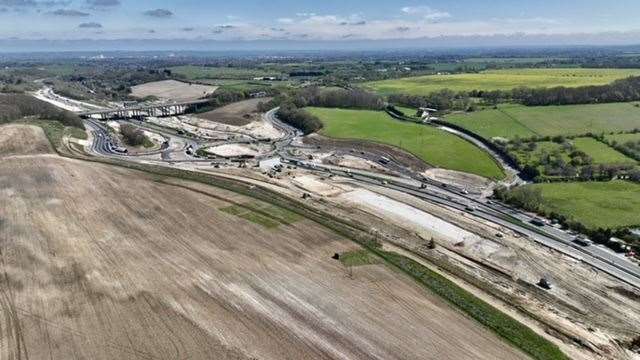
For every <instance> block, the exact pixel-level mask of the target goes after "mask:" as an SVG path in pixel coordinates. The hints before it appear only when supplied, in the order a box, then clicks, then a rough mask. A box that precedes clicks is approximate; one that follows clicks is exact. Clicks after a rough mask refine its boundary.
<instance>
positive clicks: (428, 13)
mask: <svg viewBox="0 0 640 360" xmlns="http://www.w3.org/2000/svg"><path fill="white" fill-rule="evenodd" d="M400 10H401V11H402V12H403V13H405V14H407V15H413V16H420V17H422V18H423V19H425V20H431V21H435V20H441V19H446V18H450V17H451V14H449V13H448V12H446V11H439V10H435V9H432V8H431V7H429V6H424V5H423V6H405V7H403V8H402V9H400Z"/></svg>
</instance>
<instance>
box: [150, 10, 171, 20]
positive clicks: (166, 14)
mask: <svg viewBox="0 0 640 360" xmlns="http://www.w3.org/2000/svg"><path fill="white" fill-rule="evenodd" d="M144 14H145V15H147V16H151V17H155V18H161V19H166V18H170V17H172V16H173V12H171V11H170V10H167V9H155V10H147V11H145V12H144Z"/></svg>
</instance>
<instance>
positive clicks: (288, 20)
mask: <svg viewBox="0 0 640 360" xmlns="http://www.w3.org/2000/svg"><path fill="white" fill-rule="evenodd" d="M277 21H278V22H279V23H281V24H292V23H293V22H294V20H293V19H292V18H279V19H278V20H277Z"/></svg>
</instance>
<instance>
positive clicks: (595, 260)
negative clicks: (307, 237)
mask: <svg viewBox="0 0 640 360" xmlns="http://www.w3.org/2000/svg"><path fill="white" fill-rule="evenodd" d="M284 160H285V162H289V163H291V164H295V165H296V166H299V167H303V168H306V169H308V170H311V171H316V172H322V173H326V174H328V173H330V174H335V175H340V176H343V177H346V178H350V179H351V180H353V181H356V182H361V183H366V184H371V185H377V186H381V187H385V188H387V189H391V190H396V191H400V192H403V193H406V194H409V195H412V196H415V197H417V198H420V199H422V200H425V201H428V202H430V203H433V204H436V205H440V206H446V207H449V208H453V209H456V210H460V211H464V212H466V213H467V214H468V215H469V216H475V217H478V218H481V219H484V220H487V221H489V222H492V223H494V224H498V225H500V226H502V227H504V228H507V229H510V230H512V231H515V232H517V233H519V234H522V235H525V236H526V237H527V238H529V239H532V240H533V241H535V242H537V243H539V244H541V245H544V246H546V247H549V248H551V249H554V250H556V251H559V252H561V253H563V254H565V255H567V256H570V257H572V258H574V259H576V260H579V261H583V262H585V263H587V264H589V265H591V266H593V267H595V268H596V269H599V270H601V271H603V272H605V273H607V274H609V275H611V276H613V277H615V278H618V279H619V280H622V281H624V282H625V283H627V284H629V285H632V286H634V287H636V288H638V289H640V266H638V265H637V264H635V263H633V262H631V261H629V260H628V259H626V258H624V257H623V256H620V255H618V254H615V253H613V252H612V251H611V250H609V249H606V248H603V247H600V246H595V245H594V246H589V247H584V246H580V245H577V244H575V243H574V242H573V240H574V236H573V235H570V234H568V233H566V232H564V231H562V230H560V229H556V228H554V227H552V226H547V225H545V226H543V227H537V226H535V225H532V224H530V221H531V220H532V219H533V218H534V217H533V216H531V215H528V214H526V213H523V212H520V211H516V210H514V209H511V208H508V207H506V206H504V205H501V204H499V203H495V202H492V203H491V204H487V203H483V202H480V201H478V200H476V199H473V198H470V197H469V196H467V195H465V194H463V193H461V192H460V191H458V190H449V189H444V188H441V187H438V186H437V185H434V184H433V183H432V184H428V185H426V188H423V185H422V183H421V182H418V181H415V180H412V179H402V178H395V177H392V176H387V175H380V174H376V173H371V172H367V171H362V170H356V169H345V168H340V167H336V166H330V165H319V164H316V163H312V162H307V161H303V160H298V159H292V158H285V159H284ZM469 206H472V207H473V208H474V209H475V210H474V211H469V210H468V208H469ZM551 280H553V279H551Z"/></svg>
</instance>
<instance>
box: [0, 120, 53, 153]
mask: <svg viewBox="0 0 640 360" xmlns="http://www.w3.org/2000/svg"><path fill="white" fill-rule="evenodd" d="M50 152H53V150H52V149H51V145H50V144H49V141H48V140H47V138H46V137H45V135H44V132H43V131H42V128H40V127H37V126H28V125H20V126H16V125H4V126H0V155H1V156H9V155H29V154H45V153H50Z"/></svg>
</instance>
